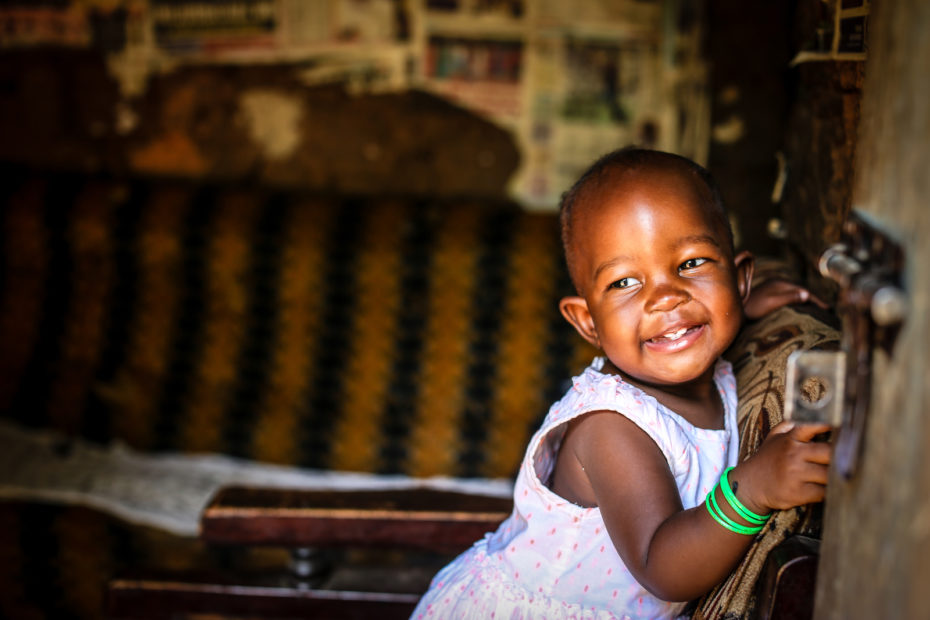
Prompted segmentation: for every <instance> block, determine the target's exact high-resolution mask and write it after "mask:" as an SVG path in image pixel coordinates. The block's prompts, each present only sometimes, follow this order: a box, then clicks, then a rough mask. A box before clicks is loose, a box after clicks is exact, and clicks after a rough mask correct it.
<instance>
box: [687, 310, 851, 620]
mask: <svg viewBox="0 0 930 620" xmlns="http://www.w3.org/2000/svg"><path fill="white" fill-rule="evenodd" d="M808 311H809V312H808ZM819 314H823V313H822V312H818V311H817V309H816V308H814V307H813V306H812V305H808V306H802V307H785V308H781V309H779V310H777V311H775V312H773V313H771V314H769V315H768V316H766V317H764V318H762V319H759V320H758V321H754V322H751V323H749V324H748V325H747V326H746V327H745V328H744V329H743V331H742V332H741V334H740V336H739V337H738V338H737V340H736V341H735V342H734V343H733V345H732V346H731V347H730V349H729V351H727V354H726V357H727V359H729V360H730V362H732V363H733V369H734V372H735V374H736V384H737V392H738V396H739V410H738V417H739V434H740V457H739V458H740V460H741V461H742V460H744V459H746V458H747V457H749V456H750V455H751V454H753V453H754V452H755V451H756V450H757V449H758V447H759V445H760V444H761V443H762V441H763V439H764V438H765V436H766V435H767V434H768V432H769V430H770V429H771V428H772V427H773V426H775V425H776V424H778V423H779V422H780V421H781V420H782V414H783V412H784V397H785V373H786V367H787V360H788V356H789V355H790V354H791V353H792V352H793V351H798V350H810V349H826V350H835V349H836V348H837V347H838V345H839V332H838V331H837V329H836V328H834V327H832V326H831V325H829V324H828V323H827V321H829V318H828V317H827V316H823V317H822V320H821V318H818V316H817V315H819ZM821 513H822V510H821V505H809V506H800V507H797V508H793V509H791V510H784V511H779V512H776V513H775V514H773V515H772V518H771V519H770V520H769V522H768V523H767V524H766V527H765V529H764V530H763V531H762V532H760V533H759V534H758V535H757V537H756V539H755V541H754V542H753V544H752V546H751V547H750V548H749V550H748V552H747V553H746V555H745V557H744V558H743V560H742V561H741V562H740V564H739V565H738V566H737V567H736V568H735V569H734V570H733V572H732V573H731V574H730V576H729V577H728V578H727V579H726V580H725V581H724V582H723V583H721V584H719V585H718V586H716V587H715V588H714V589H713V590H711V591H710V592H709V593H708V594H706V595H705V596H704V597H702V598H701V599H700V600H699V601H697V607H696V609H695V611H694V613H693V616H692V617H693V618H695V619H700V620H715V619H721V620H722V619H725V620H735V619H737V618H746V617H748V616H749V615H750V614H752V613H753V612H754V610H755V604H756V601H755V594H754V589H755V584H756V581H757V579H758V576H759V573H760V571H761V570H762V566H763V564H764V562H765V559H766V557H767V556H768V554H769V551H771V550H772V548H773V547H775V546H776V545H777V544H779V543H780V542H782V541H783V540H785V539H786V538H788V537H789V536H791V535H793V534H801V535H805V536H811V537H814V538H820V528H821Z"/></svg>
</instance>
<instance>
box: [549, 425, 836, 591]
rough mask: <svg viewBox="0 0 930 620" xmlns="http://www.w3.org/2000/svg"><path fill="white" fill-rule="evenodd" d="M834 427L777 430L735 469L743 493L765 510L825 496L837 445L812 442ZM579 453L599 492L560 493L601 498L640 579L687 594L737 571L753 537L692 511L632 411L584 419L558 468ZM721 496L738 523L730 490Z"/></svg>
mask: <svg viewBox="0 0 930 620" xmlns="http://www.w3.org/2000/svg"><path fill="white" fill-rule="evenodd" d="M786 429H788V430H789V432H784V431H785V430H786ZM825 430H826V428H825V427H803V428H802V427H798V428H795V429H790V428H789V427H787V426H785V427H781V428H779V427H776V429H773V432H772V434H771V435H770V437H769V439H767V440H766V442H765V443H764V444H763V446H762V448H760V450H759V452H758V453H757V455H755V456H754V457H753V458H751V459H749V460H748V461H746V462H745V463H742V464H740V465H739V466H738V467H737V468H736V469H734V470H733V471H732V472H731V473H730V482H731V484H732V483H733V482H738V490H737V497H739V499H740V500H741V501H742V502H743V503H744V504H745V505H746V506H747V507H748V508H749V509H750V510H753V511H754V512H757V513H760V514H767V513H768V512H770V511H771V510H773V509H776V508H787V507H790V506H796V505H800V504H805V503H810V502H816V501H821V500H822V499H823V493H824V486H823V485H825V484H826V475H827V473H826V464H827V463H829V459H830V452H829V446H827V445H826V444H815V443H810V439H811V438H812V437H813V436H814V435H815V434H817V433H819V432H823V431H825ZM572 460H575V461H577V463H576V464H575V465H576V466H577V467H578V468H579V469H582V468H583V469H582V471H583V472H584V473H585V478H586V480H587V484H589V485H590V487H589V489H585V488H574V489H559V488H558V484H555V485H554V490H555V491H556V492H557V493H563V492H564V493H566V494H568V495H574V496H575V497H578V498H584V497H586V496H587V497H594V498H596V503H597V505H598V506H600V508H601V514H602V516H603V518H604V522H605V525H606V526H607V531H608V532H609V533H610V536H611V539H612V540H613V543H614V546H615V547H616V548H617V551H618V553H619V554H620V557H621V558H622V559H623V561H624V563H625V564H626V566H627V567H628V568H629V569H630V572H631V573H632V574H633V576H634V577H636V579H637V581H639V582H640V583H641V584H642V585H643V586H644V587H645V588H646V589H648V590H649V591H650V592H652V593H653V594H655V595H656V596H658V597H659V598H662V599H664V600H671V601H675V600H682V601H683V600H690V599H693V598H696V597H698V596H700V595H702V594H704V593H705V592H707V591H708V590H709V589H710V588H711V587H713V586H714V585H715V584H717V583H719V582H720V581H722V580H723V579H724V577H726V576H727V574H729V572H730V571H731V570H732V569H733V567H734V566H735V565H736V564H737V562H738V561H739V559H740V558H741V557H742V555H743V554H744V553H745V551H746V549H747V548H748V546H749V544H750V543H751V542H752V537H751V536H746V535H742V534H735V533H733V532H730V531H729V530H727V529H725V528H723V527H722V526H721V525H719V524H718V523H717V522H716V521H714V520H713V518H712V517H711V516H710V514H709V513H708V512H707V510H706V509H705V508H704V505H703V504H700V505H698V506H697V507H695V508H692V509H690V510H683V509H682V505H681V500H680V497H679V494H678V489H677V486H676V484H675V480H674V478H673V476H672V473H671V471H670V470H669V467H668V464H667V462H666V460H665V457H664V456H663V455H662V452H661V451H660V450H659V448H658V447H657V446H656V444H655V442H653V440H652V439H651V438H650V437H649V436H648V435H646V433H644V432H643V431H642V430H641V429H640V428H639V427H638V426H636V425H635V424H634V423H633V422H631V421H630V420H628V419H627V418H625V417H624V416H622V415H619V414H617V413H614V412H596V413H591V414H588V415H586V416H584V417H583V418H581V419H580V420H579V421H578V422H577V423H575V424H574V425H573V426H572V428H571V430H570V432H569V433H568V434H567V435H566V437H565V440H564V443H563V445H562V449H561V453H560V457H559V463H558V465H557V467H558V468H563V467H570V466H571V461H572ZM561 479H562V480H565V478H564V477H563V478H561ZM559 480H560V476H559V471H558V470H557V472H556V481H557V482H558V481H559ZM575 486H576V487H577V486H578V482H577V481H576V482H575ZM581 486H582V487H583V486H584V485H583V484H582V485H581ZM718 499H719V500H720V501H721V502H722V504H723V505H722V508H724V510H725V511H726V512H727V514H728V515H729V516H730V517H731V518H733V519H735V520H738V517H737V515H736V514H735V513H733V512H732V511H730V510H729V509H728V507H727V506H726V505H725V504H726V503H725V501H724V500H723V498H722V496H719V497H718Z"/></svg>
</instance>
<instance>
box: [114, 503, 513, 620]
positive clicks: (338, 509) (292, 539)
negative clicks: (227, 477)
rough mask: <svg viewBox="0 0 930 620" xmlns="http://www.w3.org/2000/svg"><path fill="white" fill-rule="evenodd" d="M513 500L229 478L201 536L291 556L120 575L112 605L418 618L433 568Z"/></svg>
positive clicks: (149, 613) (131, 614)
mask: <svg viewBox="0 0 930 620" xmlns="http://www.w3.org/2000/svg"><path fill="white" fill-rule="evenodd" d="M511 506H512V501H511V500H510V499H509V498H501V497H490V496H479V495H470V494H464V493H458V492H452V491H440V490H433V489H423V488H418V489H404V490H389V491H385V490H379V491H301V490H281V489H250V488H244V487H229V488H225V489H222V490H221V491H220V492H219V493H217V495H216V496H215V497H214V498H213V500H212V501H211V502H210V504H209V506H207V508H206V509H205V510H204V512H203V517H202V519H201V534H200V536H201V539H202V540H204V541H205V542H207V543H209V544H211V545H220V546H243V545H245V546H249V545H260V546H275V547H285V548H287V549H289V550H290V552H291V562H290V566H289V567H287V568H284V569H282V570H281V571H279V572H277V573H270V574H269V573H265V574H257V575H256V574H253V575H248V574H243V573H239V574H229V573H227V574H208V575H205V574H190V573H188V574H173V575H169V574H151V573H150V574H134V575H126V576H122V577H119V578H117V579H114V580H113V581H111V583H110V593H109V594H110V600H109V611H110V615H111V617H114V618H146V617H152V618H154V617H165V616H166V615H175V614H191V613H209V614H235V615H248V616H252V617H255V616H259V617H266V618H286V617H293V616H295V615H297V616H301V617H325V618H334V619H340V618H408V617H409V615H410V613H411V612H412V611H413V608H414V606H415V605H416V603H417V600H419V597H420V595H421V594H422V593H423V592H424V591H425V590H426V588H427V586H428V585H429V580H430V579H431V578H432V576H433V575H434V574H435V572H436V571H437V570H438V569H439V568H441V567H442V566H443V565H444V564H445V563H446V562H448V560H449V559H451V557H452V556H453V555H454V554H456V553H458V552H461V551H463V550H464V549H466V548H467V547H468V546H469V545H471V544H472V543H473V542H474V541H476V540H478V539H479V538H481V537H482V536H483V535H484V534H485V533H486V532H490V531H493V530H494V529H496V528H497V525H498V524H499V523H500V522H501V521H503V520H504V519H505V518H506V517H507V515H508V514H509V513H510V510H511ZM379 551H380V552H379Z"/></svg>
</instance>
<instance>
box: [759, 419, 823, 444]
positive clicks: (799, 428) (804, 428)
mask: <svg viewBox="0 0 930 620" xmlns="http://www.w3.org/2000/svg"><path fill="white" fill-rule="evenodd" d="M782 424H783V423H782ZM779 426H781V424H779V425H777V426H775V427H774V428H773V429H772V430H773V431H774V430H775V429H776V428H778V427H779ZM789 430H790V432H791V437H792V438H793V439H796V440H797V441H803V442H805V443H807V442H809V441H810V440H811V439H813V438H814V437H816V436H817V435H820V434H822V433H827V432H830V431H831V430H833V427H832V426H830V425H829V424H816V423H812V422H811V423H807V422H806V423H804V424H795V425H794V427H793V428H791V429H789Z"/></svg>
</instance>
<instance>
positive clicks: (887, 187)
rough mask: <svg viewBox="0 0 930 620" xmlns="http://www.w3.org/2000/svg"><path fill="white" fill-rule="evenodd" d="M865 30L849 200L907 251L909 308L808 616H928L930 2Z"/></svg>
mask: <svg viewBox="0 0 930 620" xmlns="http://www.w3.org/2000/svg"><path fill="white" fill-rule="evenodd" d="M869 27H870V32H869V35H868V36H869V53H868V54H869V55H868V60H867V64H866V77H865V86H864V89H863V102H862V116H861V121H860V133H859V141H858V146H857V163H856V181H855V184H854V191H853V206H854V207H855V208H858V209H861V210H862V211H864V212H866V213H868V214H870V215H872V216H873V217H874V218H875V219H876V220H877V221H878V223H879V225H880V227H881V228H884V229H885V230H887V231H889V232H890V233H891V234H892V235H893V236H894V237H896V238H897V239H899V240H900V241H901V243H902V244H903V245H904V247H905V248H906V252H907V272H906V276H905V283H906V284H905V285H906V288H907V293H908V296H909V303H910V309H909V315H908V318H907V320H906V323H905V325H904V328H903V331H902V333H901V334H900V336H899V338H898V340H897V345H896V348H895V350H894V353H893V355H892V356H890V357H889V356H885V355H883V354H881V353H879V352H877V351H876V353H875V362H874V368H873V371H874V372H873V388H872V389H873V395H872V406H871V410H870V416H869V421H868V426H867V435H866V438H865V445H864V449H863V452H862V456H861V458H860V461H859V468H858V472H857V473H856V475H855V476H854V477H853V478H852V479H851V480H849V481H846V480H843V479H842V478H841V477H839V476H838V475H837V474H836V473H835V472H834V473H833V477H832V479H831V482H830V488H829V490H828V494H827V504H826V514H825V527H824V539H823V545H822V550H821V561H820V567H819V573H818V583H817V598H816V605H815V617H816V618H819V619H825V618H835V619H837V620H839V619H843V620H846V619H850V618H851V619H857V618H869V619H874V618H930V365H928V359H930V2H928V1H927V0H899V1H897V2H890V1H888V0H881V1H875V2H873V3H872V10H871V15H870V19H869Z"/></svg>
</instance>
